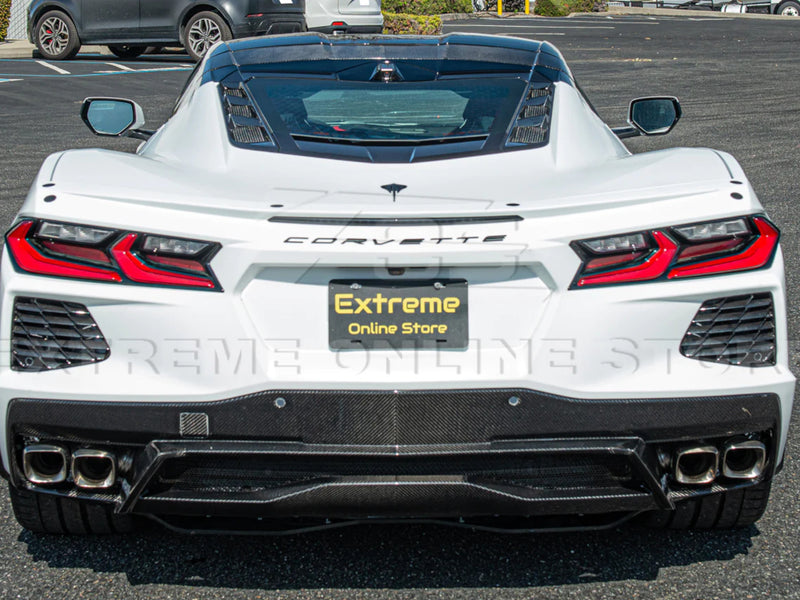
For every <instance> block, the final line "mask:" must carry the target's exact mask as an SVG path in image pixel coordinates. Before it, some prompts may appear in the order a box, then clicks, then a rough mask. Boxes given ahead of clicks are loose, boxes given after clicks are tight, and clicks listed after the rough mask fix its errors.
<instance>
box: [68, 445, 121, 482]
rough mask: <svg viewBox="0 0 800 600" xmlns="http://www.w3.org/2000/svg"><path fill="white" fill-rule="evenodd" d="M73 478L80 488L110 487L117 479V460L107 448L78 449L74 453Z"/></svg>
mask: <svg viewBox="0 0 800 600" xmlns="http://www.w3.org/2000/svg"><path fill="white" fill-rule="evenodd" d="M72 478H73V480H74V481H75V485H76V486H77V487H79V488H89V489H98V488H110V487H111V486H112V485H114V482H115V481H116V479H117V461H116V459H115V458H114V455H113V454H111V452H106V451H105V450H92V449H89V448H84V449H81V450H76V451H75V452H73V454H72Z"/></svg>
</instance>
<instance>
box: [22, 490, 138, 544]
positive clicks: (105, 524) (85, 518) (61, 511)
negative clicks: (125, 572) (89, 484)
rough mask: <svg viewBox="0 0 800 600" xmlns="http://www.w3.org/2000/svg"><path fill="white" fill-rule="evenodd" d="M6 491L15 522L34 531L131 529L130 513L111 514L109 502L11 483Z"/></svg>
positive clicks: (94, 532) (124, 531)
mask: <svg viewBox="0 0 800 600" xmlns="http://www.w3.org/2000/svg"><path fill="white" fill-rule="evenodd" d="M9 495H10V496H11V506H12V507H13V509H14V516H15V517H16V518H17V522H18V523H19V524H20V525H22V526H23V527H24V528H25V529H28V530H29V531H33V532H34V533H60V534H73V535H86V534H109V533H128V532H130V531H132V530H133V529H134V525H135V522H134V520H133V518H132V517H131V516H129V515H117V514H114V511H113V509H112V507H111V506H110V505H108V504H95V503H89V502H81V501H79V500H75V499H73V498H59V497H57V496H50V495H48V494H36V493H34V492H29V491H27V490H18V489H16V488H14V487H12V486H9Z"/></svg>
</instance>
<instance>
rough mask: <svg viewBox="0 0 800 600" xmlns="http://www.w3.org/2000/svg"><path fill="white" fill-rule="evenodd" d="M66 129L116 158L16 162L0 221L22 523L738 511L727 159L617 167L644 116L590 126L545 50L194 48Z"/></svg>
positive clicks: (748, 481) (764, 473)
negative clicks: (33, 172) (183, 62)
mask: <svg viewBox="0 0 800 600" xmlns="http://www.w3.org/2000/svg"><path fill="white" fill-rule="evenodd" d="M81 115H82V117H83V119H84V121H85V122H86V124H87V125H88V126H89V128H90V129H91V130H92V131H93V132H94V133H96V134H98V135H105V136H128V137H132V138H134V139H136V140H138V141H140V143H141V142H142V141H143V143H141V145H140V146H139V147H138V148H137V150H136V152H135V153H133V154H131V153H127V152H118V151H117V152H114V151H109V150H100V149H78V150H67V151H65V152H59V153H57V154H54V155H52V156H50V157H48V158H47V159H46V160H45V161H44V163H43V165H42V167H41V169H40V171H39V174H38V176H37V177H36V179H35V181H34V182H33V185H32V187H31V189H30V192H29V193H28V196H27V199H26V200H25V202H24V203H23V205H22V207H21V209H20V211H19V214H18V215H17V216H16V218H15V219H14V221H13V224H12V226H11V228H10V230H9V231H8V233H7V234H6V245H5V249H4V252H3V253H2V266H1V267H0V313H2V319H0V340H2V344H0V456H2V466H3V469H5V471H6V473H7V476H8V478H9V482H10V496H11V502H12V505H13V508H14V512H15V515H16V517H17V519H18V520H19V522H20V523H22V525H23V526H25V527H27V528H28V529H30V530H33V531H44V532H51V533H81V534H82V533H105V532H109V531H115V530H117V531H119V530H127V529H130V528H131V527H132V526H134V525H135V520H134V518H133V517H135V516H136V515H147V516H150V517H152V518H154V519H156V520H159V521H161V522H162V523H166V524H168V525H169V526H170V527H173V528H176V529H180V530H185V531H195V530H201V529H211V530H226V529H228V530H239V531H258V530H264V531H270V532H273V533H275V532H287V531H297V530H308V529H309V528H315V527H336V526H341V525H342V524H347V523H358V522H365V521H369V522H375V521H378V520H380V519H389V520H391V519H404V518H405V519H427V520H430V521H433V522H438V523H450V524H453V525H467V526H473V527H492V528H511V529H517V530H519V529H525V530H531V529H535V530H540V529H552V528H555V529H557V530H561V531H563V530H564V529H565V528H570V529H572V528H581V527H588V528H601V527H614V526H616V525H617V524H619V523H621V522H623V521H625V520H626V519H630V518H632V517H634V516H637V515H642V514H643V513H644V514H646V515H647V518H648V520H649V522H650V523H651V524H652V525H653V526H657V527H674V528H689V527H692V528H731V527H741V526H746V525H749V524H752V523H753V522H755V521H756V520H757V519H758V518H759V517H760V516H761V515H762V513H763V512H764V509H765V508H766V506H767V500H768V497H769V490H770V486H771V482H772V479H773V476H775V474H776V473H778V471H779V469H780V467H781V465H782V463H783V460H784V452H785V449H786V447H787V442H786V440H787V432H788V428H789V419H790V416H791V414H792V402H793V397H794V387H795V379H794V377H793V375H792V372H791V370H790V368H789V354H788V342H787V326H786V314H787V305H786V299H785V282H784V264H783V256H782V253H781V248H780V244H779V232H778V229H777V227H776V225H775V224H774V223H773V222H772V221H771V220H770V219H769V217H768V216H767V215H766V214H765V210H764V207H763V206H762V205H761V204H760V203H759V201H758V198H757V197H756V193H755V191H754V190H753V188H752V186H751V185H750V183H749V182H748V180H747V177H746V176H745V173H744V172H743V170H742V168H741V166H740V165H739V163H738V162H737V161H736V160H735V159H734V158H733V157H732V156H731V155H730V154H727V153H725V152H720V151H715V150H711V149H708V148H671V149H663V150H659V151H654V152H642V153H639V154H635V155H632V154H631V153H630V152H629V151H628V150H627V149H626V147H625V145H624V143H623V142H622V141H621V140H622V139H623V138H630V137H633V136H639V135H662V134H666V133H668V132H669V131H671V130H672V128H673V127H674V126H675V124H676V123H677V122H678V119H679V118H680V117H681V109H680V104H679V102H678V101H677V99H675V98H671V97H646V98H637V99H635V100H633V101H632V102H631V103H630V107H629V112H628V122H629V124H628V125H625V126H622V127H616V128H613V129H611V128H609V127H608V126H607V125H606V124H605V123H604V122H603V121H602V120H601V119H600V117H599V116H598V115H597V113H596V112H595V111H594V109H593V108H592V105H591V103H590V102H589V101H588V99H587V98H586V97H585V96H584V94H583V92H582V91H581V89H580V87H579V86H578V85H577V83H576V81H575V78H574V76H573V74H572V72H571V71H570V68H569V67H568V65H567V64H566V62H565V61H564V59H563V57H562V56H561V54H560V53H559V52H558V50H556V48H554V47H553V46H552V45H551V44H549V43H546V42H536V41H532V40H527V39H518V38H511V37H499V36H481V35H466V34H452V35H446V36H441V37H402V38H400V37H392V36H326V35H323V34H316V33H305V34H298V35H289V36H276V37H261V38H251V39H248V40H237V41H231V42H225V43H220V44H218V45H216V46H215V47H214V48H213V49H212V50H211V51H210V52H209V54H208V56H207V57H206V58H205V59H204V61H203V62H202V63H200V64H199V65H198V67H197V69H195V70H194V72H193V74H192V75H191V76H190V77H189V78H188V81H187V84H186V87H185V89H184V91H183V92H182V94H181V95H180V97H179V99H178V101H177V103H176V106H175V110H174V113H173V115H172V117H171V118H170V119H169V121H167V123H166V124H164V125H163V126H162V127H160V128H159V129H158V130H157V131H155V132H154V131H150V130H147V129H144V124H145V118H144V115H143V112H142V109H141V107H139V105H138V104H136V103H135V102H134V101H132V100H123V99H118V98H116V99H115V98H89V99H87V100H86V101H85V102H84V104H83V107H82V112H81ZM692 142H693V143H699V140H696V139H693V140H692ZM497 515H499V516H500V517H501V518H495V516H497ZM209 517H213V518H209ZM726 539H727V538H726Z"/></svg>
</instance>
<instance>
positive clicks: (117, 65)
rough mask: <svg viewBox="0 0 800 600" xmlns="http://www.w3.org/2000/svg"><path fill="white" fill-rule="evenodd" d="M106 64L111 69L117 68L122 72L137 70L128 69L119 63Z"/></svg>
mask: <svg viewBox="0 0 800 600" xmlns="http://www.w3.org/2000/svg"><path fill="white" fill-rule="evenodd" d="M106 64H107V65H108V66H110V67H116V68H117V69H120V70H121V71H135V70H136V69H131V68H130V67H126V66H125V65H120V64H117V63H106Z"/></svg>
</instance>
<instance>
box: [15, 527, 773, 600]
mask: <svg viewBox="0 0 800 600" xmlns="http://www.w3.org/2000/svg"><path fill="white" fill-rule="evenodd" d="M757 535H759V532H758V529H757V528H756V527H755V526H752V527H750V528H747V529H741V530H734V531H661V530H652V529H644V528H640V527H637V526H634V525H629V526H624V527H620V528H617V529H612V530H609V531H602V532H596V531H595V532H585V533H569V534H564V533H558V534H556V533H550V534H538V535H503V534H488V533H478V532H472V531H469V530H462V529H453V528H447V527H441V526H426V525H412V526H408V525H371V526H367V525H364V526H361V525H359V526H353V527H347V528H343V529H338V530H331V531H327V532H320V533H314V534H304V535H293V536H288V537H279V538H265V537H254V536H251V537H247V536H192V535H178V534H174V533H172V532H169V531H167V530H164V529H161V528H158V527H155V526H149V527H147V528H146V529H145V530H144V531H143V532H142V533H139V534H136V535H129V536H111V537H85V538H80V537H68V536H47V535H35V534H31V533H29V532H27V531H23V532H22V533H21V534H20V536H19V538H18V539H19V541H21V542H23V543H24V544H25V545H27V551H28V553H29V554H30V555H31V557H32V558H33V559H34V560H35V561H37V562H39V561H43V562H44V563H46V564H47V565H49V566H50V567H51V568H55V569H61V568H75V567H77V568H82V569H91V570H92V571H94V572H96V573H124V574H125V575H126V577H127V579H128V581H129V583H130V584H132V585H144V584H168V585H192V586H200V587H218V588H240V589H269V590H277V589H282V590H290V589H301V588H302V589H324V588H347V589H364V588H371V589H389V588H391V589H411V588H454V587H459V588H465V587H466V588H478V587H481V588H483V587H499V588H511V587H540V586H554V585H562V584H576V583H598V582H610V581H620V580H629V579H635V580H654V579H655V578H656V577H657V576H658V573H659V570H660V569H662V568H665V567H673V566H684V565H689V564H693V563H698V562H706V561H728V560H731V559H733V558H735V557H736V556H738V555H741V554H747V553H748V552H749V549H750V548H751V546H752V538H753V537H755V536H757Z"/></svg>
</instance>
